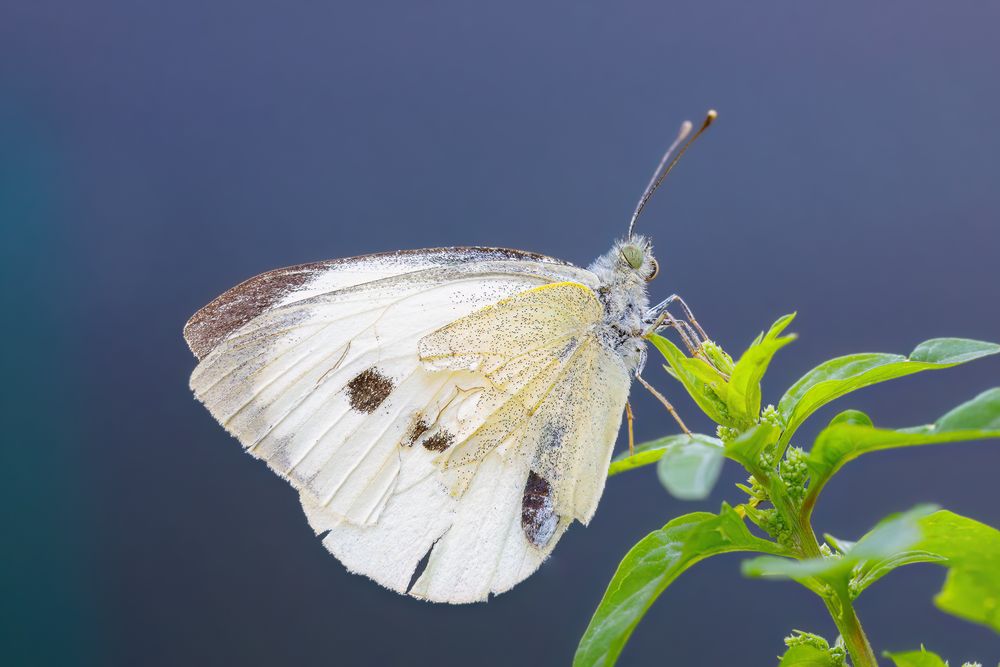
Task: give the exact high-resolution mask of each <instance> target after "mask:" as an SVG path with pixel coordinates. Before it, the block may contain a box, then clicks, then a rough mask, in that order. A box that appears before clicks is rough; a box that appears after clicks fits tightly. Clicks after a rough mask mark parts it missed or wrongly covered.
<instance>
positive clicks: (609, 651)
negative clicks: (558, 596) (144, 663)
mask: <svg viewBox="0 0 1000 667" xmlns="http://www.w3.org/2000/svg"><path fill="white" fill-rule="evenodd" d="M732 551H758V552H763V553H772V554H782V553H785V551H784V549H783V548H782V547H780V546H778V545H777V544H774V543H772V542H768V541H767V540H763V539H761V538H759V537H755V536H754V535H753V534H751V533H750V531H749V530H748V529H747V527H746V524H745V523H744V522H743V519H742V518H740V516H739V515H738V514H737V513H736V511H735V510H734V509H733V508H732V507H729V506H728V505H723V506H722V510H721V511H720V512H719V514H711V513H709V512H696V513H693V514H686V515H684V516H681V517H678V518H676V519H674V520H673V521H671V522H670V523H668V524H667V525H666V526H664V527H663V528H662V529H660V530H657V531H654V532H652V533H650V534H649V535H647V536H646V537H644V538H643V539H642V540H640V541H639V542H638V543H637V544H636V545H635V546H634V547H632V549H631V550H630V551H629V552H628V553H627V554H626V555H625V558H624V559H623V560H622V562H621V564H620V565H619V566H618V571H617V572H615V575H614V577H613V578H612V579H611V583H610V584H609V585H608V589H607V591H605V593H604V597H603V599H602V600H601V603H600V605H599V606H598V607H597V611H595V612H594V616H593V618H592V619H591V620H590V625H589V626H588V627H587V631H586V632H585V633H584V635H583V638H582V639H581V640H580V645H579V647H577V650H576V656H575V657H574V658H573V665H574V667H593V666H596V665H602V666H606V667H607V666H610V665H613V664H614V663H615V661H616V660H617V659H618V655H619V654H620V653H621V651H622V648H624V646H625V643H626V642H627V641H628V638H629V636H630V635H631V634H632V631H633V630H634V629H635V626H636V625H637V624H638V623H639V621H640V620H641V619H642V617H643V615H645V613H646V610H648V609H649V607H650V605H652V604H653V602H654V601H655V600H656V598H657V597H659V596H660V594H661V593H663V591H664V590H666V588H667V586H669V585H670V584H671V583H672V582H673V581H674V579H676V578H677V577H678V576H679V575H680V574H681V573H682V572H684V571H685V570H686V569H688V568H689V567H691V566H692V565H694V564H695V563H697V562H698V561H700V560H702V559H704V558H707V557H709V556H713V555H716V554H721V553H727V552H732Z"/></svg>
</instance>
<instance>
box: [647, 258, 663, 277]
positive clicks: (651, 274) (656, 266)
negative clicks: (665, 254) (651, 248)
mask: <svg viewBox="0 0 1000 667" xmlns="http://www.w3.org/2000/svg"><path fill="white" fill-rule="evenodd" d="M649 263H650V264H652V265H653V269H652V270H651V271H650V272H649V275H648V276H646V282H647V283H648V282H649V281H650V280H652V279H653V278H655V277H656V276H658V275H659V274H660V263H659V262H657V261H656V259H655V258H653V257H650V258H649Z"/></svg>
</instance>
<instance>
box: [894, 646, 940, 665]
mask: <svg viewBox="0 0 1000 667" xmlns="http://www.w3.org/2000/svg"><path fill="white" fill-rule="evenodd" d="M882 655H884V656H885V657H887V658H889V659H890V660H892V663H893V664H894V665H895V666H896V667H948V663H947V662H945V661H944V660H942V659H941V658H940V657H939V656H938V655H937V654H936V653H931V652H930V651H928V650H926V649H923V648H921V649H920V650H919V651H906V652H902V653H890V652H889V651H886V652H885V653H883V654H882Z"/></svg>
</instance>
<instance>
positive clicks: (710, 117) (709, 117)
mask: <svg viewBox="0 0 1000 667" xmlns="http://www.w3.org/2000/svg"><path fill="white" fill-rule="evenodd" d="M718 117H719V112H718V111H716V110H715V109H709V110H708V113H707V114H705V122H704V123H703V124H702V126H701V128H702V129H705V128H706V127H708V126H709V125H711V124H712V123H714V122H715V119H716V118H718Z"/></svg>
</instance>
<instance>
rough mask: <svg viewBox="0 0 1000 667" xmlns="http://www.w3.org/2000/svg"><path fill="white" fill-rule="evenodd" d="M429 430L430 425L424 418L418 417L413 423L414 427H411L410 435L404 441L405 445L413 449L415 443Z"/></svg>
mask: <svg viewBox="0 0 1000 667" xmlns="http://www.w3.org/2000/svg"><path fill="white" fill-rule="evenodd" d="M429 428H430V425H428V423H427V422H426V421H424V418H423V417H418V418H417V419H416V421H414V422H413V426H411V427H410V431H409V433H407V434H406V437H405V438H404V439H403V444H404V445H406V446H407V447H412V446H413V443H415V442H416V441H417V440H419V439H420V436H422V435H423V434H424V433H426V432H427V429H429Z"/></svg>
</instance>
